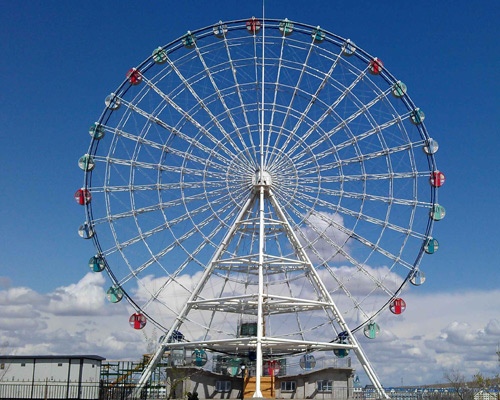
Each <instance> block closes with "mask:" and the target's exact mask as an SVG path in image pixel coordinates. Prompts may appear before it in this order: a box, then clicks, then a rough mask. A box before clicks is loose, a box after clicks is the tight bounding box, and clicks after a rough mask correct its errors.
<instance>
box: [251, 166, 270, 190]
mask: <svg viewBox="0 0 500 400" xmlns="http://www.w3.org/2000/svg"><path fill="white" fill-rule="evenodd" d="M272 184H273V179H272V177H271V174H270V173H269V172H267V171H266V170H264V171H262V172H261V171H260V170H257V171H255V174H254V176H253V186H254V188H255V189H257V188H260V187H261V186H264V187H265V188H269V187H271V185H272Z"/></svg>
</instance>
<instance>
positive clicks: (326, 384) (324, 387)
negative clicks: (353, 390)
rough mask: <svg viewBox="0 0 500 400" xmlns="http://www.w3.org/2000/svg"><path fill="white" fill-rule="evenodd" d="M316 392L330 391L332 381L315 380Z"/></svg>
mask: <svg viewBox="0 0 500 400" xmlns="http://www.w3.org/2000/svg"><path fill="white" fill-rule="evenodd" d="M316 383H317V384H318V392H331V391H332V381H317V382H316Z"/></svg>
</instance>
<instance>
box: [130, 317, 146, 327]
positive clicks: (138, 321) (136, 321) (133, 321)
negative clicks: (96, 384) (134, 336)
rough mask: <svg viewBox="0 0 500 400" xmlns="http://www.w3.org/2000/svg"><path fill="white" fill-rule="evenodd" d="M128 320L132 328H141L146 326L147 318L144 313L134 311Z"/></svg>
mask: <svg viewBox="0 0 500 400" xmlns="http://www.w3.org/2000/svg"><path fill="white" fill-rule="evenodd" d="M128 322H129V323H130V326H131V327H132V328H134V329H142V328H144V327H145V326H146V322H147V319H146V317H145V316H144V314H141V313H134V314H132V315H131V316H130V318H129V320H128Z"/></svg>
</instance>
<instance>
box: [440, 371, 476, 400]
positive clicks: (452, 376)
mask: <svg viewBox="0 0 500 400" xmlns="http://www.w3.org/2000/svg"><path fill="white" fill-rule="evenodd" d="M444 378H445V379H446V381H447V382H448V383H449V384H450V388H451V389H452V390H453V393H454V394H455V396H457V397H458V398H459V399H460V400H472V399H473V398H474V389H473V388H471V387H470V386H469V384H468V383H467V381H466V379H465V375H464V374H462V373H461V372H460V371H458V370H456V369H450V370H448V371H445V373H444Z"/></svg>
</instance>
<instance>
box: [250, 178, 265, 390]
mask: <svg viewBox="0 0 500 400" xmlns="http://www.w3.org/2000/svg"><path fill="white" fill-rule="evenodd" d="M260 179H262V170H261V171H260ZM261 183H262V182H261ZM259 190H260V193H259V294H258V309H257V349H256V350H257V360H256V363H257V365H256V366H255V375H256V376H255V380H256V382H255V393H254V394H253V397H262V392H261V390H260V381H261V379H260V378H261V377H262V364H263V358H262V336H263V333H264V326H263V325H264V313H263V302H264V239H265V238H264V234H265V231H264V186H263V185H261V186H260V188H259Z"/></svg>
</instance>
